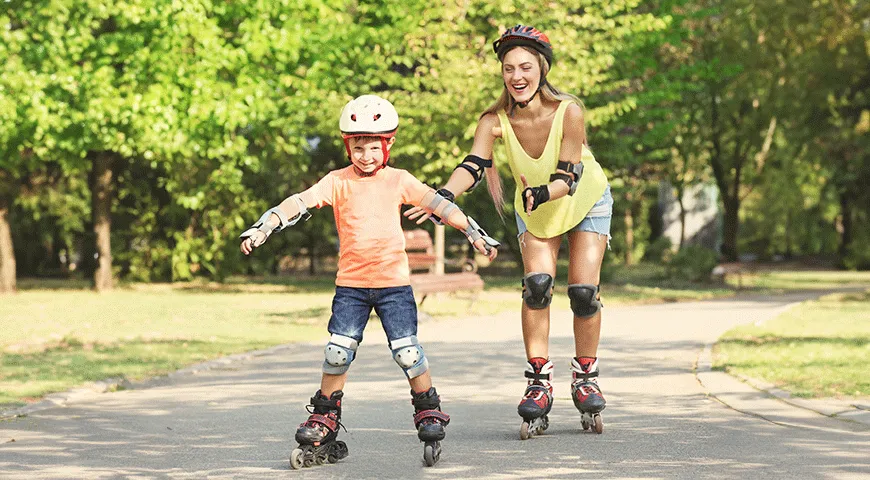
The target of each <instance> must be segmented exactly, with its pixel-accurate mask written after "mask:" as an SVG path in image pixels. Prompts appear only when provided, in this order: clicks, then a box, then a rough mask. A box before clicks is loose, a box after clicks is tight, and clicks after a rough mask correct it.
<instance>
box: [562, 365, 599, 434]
mask: <svg viewBox="0 0 870 480" xmlns="http://www.w3.org/2000/svg"><path fill="white" fill-rule="evenodd" d="M571 373H572V377H573V381H572V382H571V398H572V399H573V400H574V406H575V407H577V410H579V411H580V413H581V417H580V425H581V426H582V427H583V430H589V429H590V428H592V429H594V430H595V433H601V432H603V431H604V420H603V419H602V418H601V411H602V410H604V407H605V406H606V405H607V402H606V401H605V400H604V395H603V394H602V393H601V387H599V386H598V358H597V357H574V359H573V360H572V361H571Z"/></svg>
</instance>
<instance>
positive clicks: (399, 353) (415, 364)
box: [390, 335, 429, 379]
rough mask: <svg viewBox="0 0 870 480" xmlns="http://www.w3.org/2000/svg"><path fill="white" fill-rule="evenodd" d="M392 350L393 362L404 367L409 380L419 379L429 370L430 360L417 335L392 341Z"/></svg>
mask: <svg viewBox="0 0 870 480" xmlns="http://www.w3.org/2000/svg"><path fill="white" fill-rule="evenodd" d="M390 350H392V351H393V360H395V361H396V363H397V364H399V366H400V367H402V370H404V371H405V376H407V377H408V379H411V378H414V377H419V376H420V375H423V374H424V373H426V371H427V370H429V360H427V359H426V354H425V353H423V347H422V346H421V345H420V343H419V342H417V336H416V335H411V336H410V337H404V338H399V339H396V340H393V341H391V342H390Z"/></svg>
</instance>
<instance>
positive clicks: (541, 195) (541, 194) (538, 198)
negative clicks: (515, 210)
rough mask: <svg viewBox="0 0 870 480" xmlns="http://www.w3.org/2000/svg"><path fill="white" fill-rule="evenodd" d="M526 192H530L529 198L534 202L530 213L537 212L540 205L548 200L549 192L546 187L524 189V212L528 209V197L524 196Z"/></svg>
mask: <svg viewBox="0 0 870 480" xmlns="http://www.w3.org/2000/svg"><path fill="white" fill-rule="evenodd" d="M526 192H532V196H531V198H532V199H533V200H534V201H535V202H534V203H533V204H532V211H535V210H537V208H538V207H539V206H540V205H541V204H542V203H544V202H546V201H548V200H549V199H550V191H549V190H547V186H546V185H541V186H538V187H526V189H525V190H523V208H525V209H526V210H528V209H529V196H528V195H527V194H526Z"/></svg>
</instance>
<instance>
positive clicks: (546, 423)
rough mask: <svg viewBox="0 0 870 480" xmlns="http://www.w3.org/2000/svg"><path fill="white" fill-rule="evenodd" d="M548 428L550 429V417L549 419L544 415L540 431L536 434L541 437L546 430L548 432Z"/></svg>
mask: <svg viewBox="0 0 870 480" xmlns="http://www.w3.org/2000/svg"><path fill="white" fill-rule="evenodd" d="M548 428H550V417H548V416H547V415H544V416H543V418H541V426H540V427H538V429H537V430H536V433H537V434H538V435H541V434H543V433H544V430H546V429H548Z"/></svg>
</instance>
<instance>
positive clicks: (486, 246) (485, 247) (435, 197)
mask: <svg viewBox="0 0 870 480" xmlns="http://www.w3.org/2000/svg"><path fill="white" fill-rule="evenodd" d="M417 206H418V207H419V208H421V209H422V210H424V211H426V212H427V213H428V214H430V215H437V216H438V217H439V218H440V219H441V221H442V222H444V223H446V224H447V225H450V226H451V227H453V228H455V229H457V230H459V231H461V232H462V233H464V234H465V236H466V237H467V238H468V241H469V242H471V244H472V245H473V246H474V248H475V249H476V250H477V251H478V252H480V253H482V254H484V255H486V256H487V257H489V259H490V260H494V259H495V257H496V255H498V250H497V249H498V247H499V246H500V245H501V244H500V243H499V242H498V241H496V240H495V239H494V238H492V237H490V236H489V235H488V234H487V233H486V231H485V230H484V229H482V228H480V225H478V224H477V222H475V221H474V219H473V218H471V217H469V216H467V215H465V214H464V213H462V210H460V209H459V207H457V206H456V204H455V203H453V202H452V201H450V200H449V199H447V198H445V197H443V196H442V195H441V194H440V193H438V192H436V191H434V190H431V189H430V190H429V191H428V192H426V194H425V195H423V199H422V200H421V201H420V204H419V205H417Z"/></svg>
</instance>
